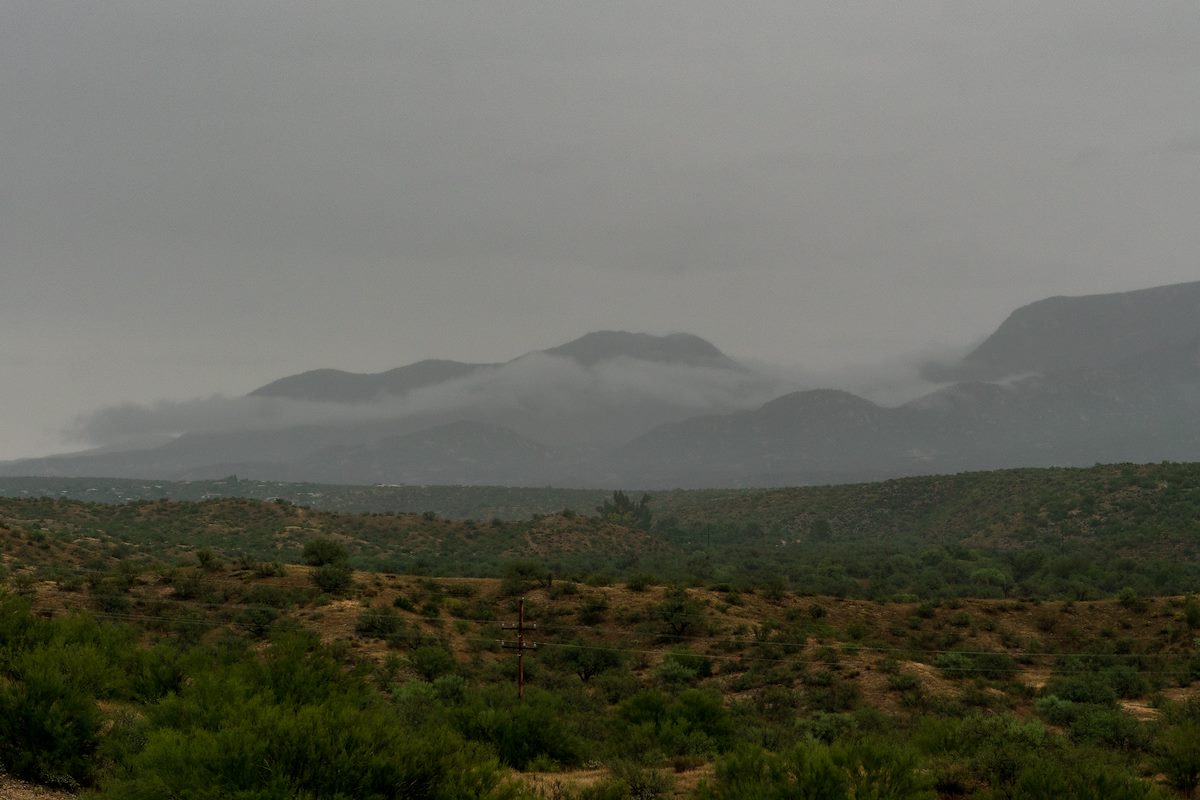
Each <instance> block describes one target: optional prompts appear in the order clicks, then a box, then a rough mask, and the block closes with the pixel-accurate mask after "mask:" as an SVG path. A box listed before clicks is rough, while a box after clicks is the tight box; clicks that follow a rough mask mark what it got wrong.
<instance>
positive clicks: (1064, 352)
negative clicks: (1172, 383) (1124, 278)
mask: <svg viewBox="0 0 1200 800" xmlns="http://www.w3.org/2000/svg"><path fill="white" fill-rule="evenodd" d="M1198 320H1200V282H1196V283H1183V284H1176V285H1174V286H1159V287H1156V288H1153V289H1142V290H1140V291H1136V292H1122V293H1120V294H1100V295H1091V296H1088V297H1050V298H1047V299H1045V300H1039V301H1038V302H1036V303H1031V304H1030V305H1027V306H1024V307H1022V308H1019V309H1017V310H1016V311H1014V312H1013V313H1012V314H1011V315H1010V316H1009V317H1008V319H1006V320H1005V321H1004V324H1002V325H1001V326H1000V328H999V329H998V330H997V331H996V332H995V333H993V334H992V335H991V336H989V337H988V338H987V339H986V340H985V341H984V342H983V344H981V345H979V347H977V348H976V349H975V350H974V351H973V352H971V353H970V354H969V355H968V356H967V357H966V358H964V359H963V360H962V362H961V363H959V364H957V365H955V366H953V367H950V368H942V369H933V370H931V377H932V378H934V379H935V380H941V381H946V380H1000V379H1002V378H1005V377H1008V376H1011V375H1022V374H1028V373H1031V372H1048V371H1056V370H1064V369H1097V368H1104V367H1114V366H1118V365H1121V364H1125V363H1128V362H1130V361H1131V360H1133V359H1138V358H1142V357H1144V356H1149V357H1156V356H1157V355H1158V354H1161V353H1163V352H1164V351H1169V350H1173V349H1176V348H1179V347H1183V346H1187V345H1189V344H1191V345H1194V344H1195V343H1196V341H1197V337H1198V336H1200V323H1198Z"/></svg>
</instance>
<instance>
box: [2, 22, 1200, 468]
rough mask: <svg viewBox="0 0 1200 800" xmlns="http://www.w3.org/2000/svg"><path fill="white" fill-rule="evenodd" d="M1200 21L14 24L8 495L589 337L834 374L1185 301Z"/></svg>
mask: <svg viewBox="0 0 1200 800" xmlns="http://www.w3.org/2000/svg"><path fill="white" fill-rule="evenodd" d="M1198 41H1200V4H1198V3H1196V2H1195V0H1179V2H1133V0H1129V1H1128V2H1120V3H1111V2H1101V1H1100V0H1091V1H1090V2H1087V3H1080V2H1053V1H1051V0H1036V1H1034V2H994V1H992V0H989V2H979V3H972V2H964V1H963V0H955V1H954V2H933V1H926V0H906V1H905V2H903V3H897V2H883V0H880V2H869V3H854V2H844V1H842V0H838V1H837V2H827V3H826V2H823V3H815V2H798V1H797V0H789V1H788V2H779V3H772V2H760V1H759V0H755V2H749V3H747V2H720V3H718V2H710V1H709V0H688V1H687V2H679V3H671V2H661V1H659V2H653V3H648V2H642V1H641V0H638V1H637V2H601V3H592V2H589V3H584V2H564V0H553V1H547V2H520V1H518V0H513V1H511V2H472V3H454V2H448V1H447V2H416V1H415V0H414V1H412V2H396V0H388V2H380V3H367V2H361V3H315V2H296V0H287V2H282V1H281V2H252V1H251V0H236V2H217V1H216V0H206V2H202V3H182V2H165V1H164V0H147V1H146V2H126V1H125V0H105V2H103V3H75V2H63V3H56V2H49V1H48V0H3V2H0V381H2V383H3V391H2V392H0V459H3V458H12V457H17V456H24V455H31V454H35V453H43V452H47V451H51V450H56V449H62V448H63V447H64V446H66V445H67V444H69V443H67V442H65V441H63V439H62V437H61V436H60V430H61V429H62V428H64V427H66V426H67V425H68V424H69V423H70V422H71V419H72V418H73V417H74V416H75V415H76V414H78V413H80V412H83V411H88V410H92V409H95V408H97V407H100V406H104V405H107V404H110V403H114V402H118V401H138V402H142V401H148V400H154V399H157V398H171V399H187V398H192V397H196V396H200V395H208V394H212V393H224V394H240V393H243V392H245V391H248V390H250V389H252V388H254V387H255V386H257V385H260V384H262V383H265V382H267V381H269V380H271V379H273V378H276V377H280V376H282V375H286V374H289V373H292V372H297V371H300V370H303V369H308V368H312V367H318V366H337V367H342V368H345V369H352V370H364V371H365V370H371V371H376V370H381V369H385V368H388V367H392V366H397V365H400V364H404V363H407V362H410V361H414V360H417V359H420V358H424V357H431V356H439V357H450V358H459V359H463V360H497V359H505V358H509V357H512V356H515V355H517V354H519V353H521V352H524V351H527V350H531V349H534V348H540V347H546V346H550V345H554V344H558V343H561V342H563V341H566V340H568V339H571V338H574V337H575V336H577V335H579V334H582V333H584V332H586V331H588V330H593V329H598V328H622V329H629V330H644V331H648V332H653V333H663V332H668V331H675V330H685V331H690V332H694V333H697V334H699V335H701V336H704V337H706V338H708V339H710V340H712V341H713V342H714V343H716V344H717V345H718V346H720V347H721V348H723V349H724V350H725V351H726V352H729V353H731V354H733V355H735V356H743V357H753V358H758V359H763V360H768V361H774V362H780V363H786V364H799V365H802V366H822V367H828V366H829V365H832V364H842V363H845V364H862V363H870V362H877V361H879V360H881V359H884V358H900V357H905V356H907V355H908V354H911V353H913V352H918V351H925V350H928V349H930V348H934V347H942V346H947V345H956V344H967V343H970V342H972V341H974V340H977V339H979V338H980V337H982V336H984V335H986V334H987V333H988V332H990V331H991V329H993V328H994V327H995V325H997V324H998V323H999V322H1000V321H1001V320H1002V319H1003V318H1004V316H1005V315H1006V313H1007V312H1008V311H1009V310H1011V309H1012V308H1014V307H1015V306H1017V305H1020V304H1022V303H1025V302H1028V301H1031V300H1035V299H1038V298H1040V297H1043V296H1046V295H1051V294H1088V293H1094V292H1104V291H1115V290H1122V289H1132V288H1140V287H1143V286H1150V285H1156V284H1163V283H1172V282H1178V281H1186V280H1196V279H1200V268H1198V259H1197V253H1200V224H1198V222H1197V221H1198V220H1200V53H1198V51H1197V47H1196V43H1197V42H1198Z"/></svg>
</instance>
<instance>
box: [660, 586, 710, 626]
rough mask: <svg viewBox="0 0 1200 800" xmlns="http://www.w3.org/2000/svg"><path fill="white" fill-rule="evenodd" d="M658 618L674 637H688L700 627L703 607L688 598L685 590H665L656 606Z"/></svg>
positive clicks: (680, 587)
mask: <svg viewBox="0 0 1200 800" xmlns="http://www.w3.org/2000/svg"><path fill="white" fill-rule="evenodd" d="M657 612H658V617H659V619H661V620H662V621H663V622H665V623H667V629H668V630H669V631H670V633H672V634H674V635H675V636H688V635H691V633H693V632H694V631H695V629H696V628H698V627H700V622H702V620H703V616H704V607H703V606H701V605H700V603H698V602H696V601H695V600H693V599H692V598H691V597H689V596H688V593H687V589H684V588H683V587H682V586H676V587H674V588H672V589H668V590H667V595H666V597H664V598H663V601H662V602H661V603H659V605H658V609H657Z"/></svg>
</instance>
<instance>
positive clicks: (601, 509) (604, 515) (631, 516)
mask: <svg viewBox="0 0 1200 800" xmlns="http://www.w3.org/2000/svg"><path fill="white" fill-rule="evenodd" d="M596 512H597V513H599V514H600V518H601V519H603V520H606V521H608V522H616V523H618V524H621V525H627V526H629V527H631V528H649V527H650V520H651V517H652V515H651V513H650V495H648V494H644V495H642V499H641V500H639V501H638V502H636V503H635V502H633V500H631V499H630V498H629V495H627V494H625V493H624V492H623V491H621V490H620V489H618V490H617V491H615V492H613V496H612V499H611V500H605V501H604V504H603V505H599V506H596Z"/></svg>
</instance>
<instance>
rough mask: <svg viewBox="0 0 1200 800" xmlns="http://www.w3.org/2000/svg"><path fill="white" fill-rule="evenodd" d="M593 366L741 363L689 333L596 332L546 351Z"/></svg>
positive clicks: (721, 365)
mask: <svg viewBox="0 0 1200 800" xmlns="http://www.w3.org/2000/svg"><path fill="white" fill-rule="evenodd" d="M543 352H545V353H549V354H550V355H554V356H562V357H564V358H570V359H572V360H574V361H577V362H579V363H580V364H583V365H584V366H588V367H590V366H593V365H595V364H598V363H600V362H601V361H608V360H610V359H614V358H636V359H640V360H642V361H657V362H662V363H668V364H687V365H688V366H694V367H718V368H722V369H737V368H738V364H737V362H735V361H734V360H733V359H731V358H729V357H728V356H726V355H725V354H724V353H722V352H721V351H720V350H718V349H717V347H716V346H715V345H713V344H712V343H711V342H708V341H706V340H704V339H701V338H700V337H699V336H695V335H693V334H690V333H671V334H667V335H666V336H654V335H652V334H648V333H630V332H628V331H593V332H592V333H587V334H584V335H583V336H580V337H579V338H578V339H575V340H573V341H570V342H567V343H566V344H562V345H559V346H558V347H552V348H550V349H548V350H545V351H543Z"/></svg>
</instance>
